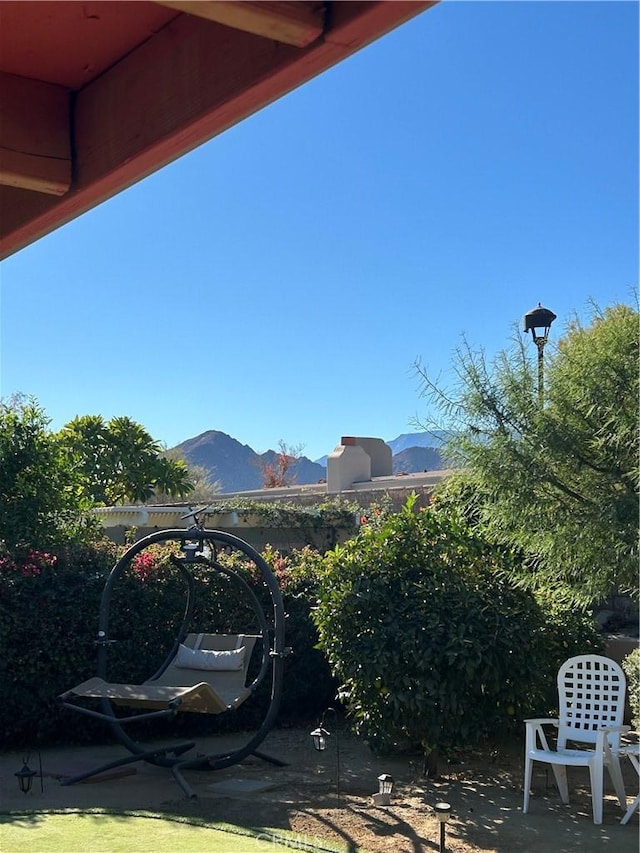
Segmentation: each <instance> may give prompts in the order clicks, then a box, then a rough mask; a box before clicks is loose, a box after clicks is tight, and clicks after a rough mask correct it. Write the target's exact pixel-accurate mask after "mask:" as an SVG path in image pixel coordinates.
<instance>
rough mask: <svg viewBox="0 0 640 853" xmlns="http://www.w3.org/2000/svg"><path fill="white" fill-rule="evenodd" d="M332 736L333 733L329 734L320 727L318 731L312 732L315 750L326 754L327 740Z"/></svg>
mask: <svg viewBox="0 0 640 853" xmlns="http://www.w3.org/2000/svg"><path fill="white" fill-rule="evenodd" d="M330 736H331V732H328V731H327V730H326V729H325V728H323V727H322V726H318V728H317V729H314V730H313V731H312V732H311V737H312V738H313V748H314V749H317V750H318V752H324V750H325V749H326V748H327V738H328V737H330Z"/></svg>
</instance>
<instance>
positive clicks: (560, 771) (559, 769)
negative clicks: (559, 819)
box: [551, 764, 569, 806]
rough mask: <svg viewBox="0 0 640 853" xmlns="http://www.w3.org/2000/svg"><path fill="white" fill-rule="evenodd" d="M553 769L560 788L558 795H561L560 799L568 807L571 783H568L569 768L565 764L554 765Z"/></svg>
mask: <svg viewBox="0 0 640 853" xmlns="http://www.w3.org/2000/svg"><path fill="white" fill-rule="evenodd" d="M551 769H552V770H553V775H554V776H555V780H556V785H557V787H558V793H559V794H560V799H561V800H562V802H563V803H564V804H565V806H566V805H567V804H568V803H569V783H568V782H567V768H566V767H565V766H564V764H552V765H551Z"/></svg>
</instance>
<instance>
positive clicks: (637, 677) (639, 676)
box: [622, 648, 640, 732]
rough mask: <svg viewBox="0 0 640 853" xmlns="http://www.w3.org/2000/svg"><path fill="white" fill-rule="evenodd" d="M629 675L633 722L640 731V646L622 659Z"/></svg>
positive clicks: (629, 695)
mask: <svg viewBox="0 0 640 853" xmlns="http://www.w3.org/2000/svg"><path fill="white" fill-rule="evenodd" d="M622 669H623V670H624V674H625V675H626V676H627V696H628V699H629V705H630V706H631V724H632V726H633V728H634V729H635V730H636V731H637V732H638V731H640V648H638V649H634V650H633V651H632V652H630V653H629V654H628V655H627V656H626V657H625V659H624V660H623V661H622Z"/></svg>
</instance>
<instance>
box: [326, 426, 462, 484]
mask: <svg viewBox="0 0 640 853" xmlns="http://www.w3.org/2000/svg"><path fill="white" fill-rule="evenodd" d="M446 437H447V433H446V432H444V431H443V430H435V431H434V432H405V433H402V435H399V436H398V437H397V438H394V439H393V440H392V441H387V444H388V445H389V447H390V448H391V453H392V454H393V456H395V455H396V454H398V453H401V452H402V451H403V450H408V449H409V448H411V447H431V448H439V447H441V446H442V444H443V442H444V441H445V439H446ZM316 462H317V463H318V465H324V466H325V468H326V467H327V457H326V455H325V456H321V457H320V458H319V459H316ZM418 464H419V462H418V461H416V465H418ZM442 467H443V466H442V465H441V464H439V465H435V466H432V467H428V468H427V470H429V471H439V470H440V469H441V468H442ZM403 470H404V469H403ZM424 470H425V469H424V467H417V468H414V469H413V470H411V471H410V470H408V469H407V470H406V471H405V473H407V474H411V473H413V472H414V471H415V472H418V471H424ZM394 471H395V460H394Z"/></svg>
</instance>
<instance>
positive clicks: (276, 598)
mask: <svg viewBox="0 0 640 853" xmlns="http://www.w3.org/2000/svg"><path fill="white" fill-rule="evenodd" d="M192 515H193V518H194V521H195V524H194V526H193V527H190V528H189V529H177V530H161V531H158V532H156V533H152V534H150V535H149V536H146V537H144V538H143V539H140V540H139V541H138V542H136V543H135V544H134V545H132V546H131V547H130V548H128V549H127V551H126V552H125V553H124V554H123V555H122V557H121V558H120V559H119V560H118V562H117V563H116V564H115V566H114V567H113V569H112V571H111V573H110V574H109V577H108V578H107V581H106V584H105V587H104V590H103V593H102V598H101V602H100V616H99V623H98V635H97V640H96V642H97V647H98V664H97V677H96V678H92V679H89V680H88V681H85V682H83V683H82V684H80V685H78V686H76V687H74V688H72V689H71V690H68V691H66V692H65V693H63V694H62V695H61V696H60V697H59V699H60V702H61V704H62V706H63V707H64V708H68V709H69V710H72V711H75V712H77V713H80V714H83V715H85V716H88V717H92V718H94V719H98V720H100V721H102V722H104V723H106V724H107V725H109V726H110V727H111V729H112V731H113V733H114V734H115V736H116V737H117V739H118V740H119V741H120V743H122V744H123V745H124V746H125V747H126V748H127V749H128V750H129V752H130V753H131V754H130V755H128V756H126V757H123V758H121V759H117V760H115V761H111V762H108V763H106V764H102V765H100V766H99V767H96V768H94V769H92V770H88V771H85V772H83V773H79V774H77V775H75V776H72V777H70V778H67V779H65V780H64V781H63V782H62V784H63V785H73V784H75V783H77V782H82V781H83V780H85V779H89V778H91V777H93V776H97V775H98V774H101V773H105V772H107V771H109V770H113V769H115V768H118V767H123V766H126V765H128V764H132V763H135V762H138V761H144V762H147V763H149V764H154V765H156V766H160V767H167V768H169V769H170V770H171V773H172V774H173V776H174V778H175V780H176V781H177V782H178V784H179V785H180V787H181V788H182V790H183V791H184V793H185V794H186V796H187V797H190V798H192V797H195V794H194V792H193V790H192V789H191V787H190V786H189V784H188V783H187V781H186V779H185V778H184V776H183V772H184V771H187V770H202V771H213V770H220V769H222V768H225V767H230V766H232V765H234V764H238V763H239V762H241V761H243V760H244V759H245V758H247V757H248V756H249V755H254V756H257V757H258V758H261V759H262V760H264V761H267V762H270V763H272V764H275V765H277V766H285V764H286V762H284V761H281V760H280V759H278V758H274V757H273V756H270V755H267V754H265V753H263V752H261V751H259V750H258V747H259V745H260V744H261V743H262V741H263V740H264V739H265V737H266V736H267V734H268V733H269V731H270V730H271V729H272V728H273V726H274V724H275V720H276V717H277V714H278V710H279V706H280V698H281V695H282V688H283V675H284V664H285V659H286V657H287V656H288V655H289V654H290V653H291V649H289V648H287V647H285V644H284V620H285V612H284V605H283V602H282V595H281V593H280V588H279V586H278V582H277V580H276V578H275V575H274V574H273V572H272V570H271V568H270V567H269V565H268V563H267V562H266V561H265V560H264V559H263V558H262V557H261V556H260V554H259V553H258V552H257V551H256V550H255V549H254V548H253V547H252V546H251V545H249V544H248V543H247V542H244V541H243V540H242V539H240V538H239V537H237V536H234V535H232V534H230V533H225V532H223V531H220V530H208V529H206V528H205V527H203V526H202V524H201V523H200V522H199V519H198V516H197V511H196V513H192ZM168 542H177V543H179V545H180V550H181V555H180V556H177V555H175V554H172V555H171V557H170V561H171V563H172V564H173V566H174V567H175V568H177V569H178V571H179V572H180V574H181V575H182V577H183V579H184V581H185V583H186V587H187V594H186V604H185V610H184V616H183V619H182V622H181V624H180V626H179V628H178V632H177V634H176V637H175V640H174V643H173V646H172V648H171V650H170V651H169V653H168V654H167V656H166V658H165V659H164V661H163V662H162V664H161V665H160V667H159V668H158V670H157V671H156V672H155V673H154V675H152V676H151V677H150V678H149V679H147V681H145V682H144V683H143V684H141V685H130V684H114V683H110V682H109V681H108V680H107V663H108V653H109V648H110V647H111V645H112V643H114V642H115V640H113V639H110V636H109V617H110V611H111V602H112V597H113V592H114V588H115V586H116V583H117V582H118V580H119V579H120V578H121V576H122V575H123V573H124V572H125V571H126V569H127V568H128V567H129V565H130V564H131V561H132V560H133V559H134V557H135V556H136V555H137V554H139V553H141V552H142V551H144V550H145V549H146V548H148V547H150V546H151V545H155V544H162V543H168ZM230 551H231V552H237V553H239V554H240V555H241V556H242V557H243V558H244V559H248V560H249V561H250V562H251V563H252V564H253V565H254V566H255V567H256V568H257V569H258V570H259V574H260V579H261V580H262V582H263V583H264V585H265V587H266V590H267V592H268V602H269V604H268V606H267V607H263V606H262V605H261V603H260V601H259V599H258V597H257V595H256V593H255V591H254V589H253V588H252V585H251V584H249V583H248V582H247V580H246V579H245V578H244V577H242V576H241V574H240V573H239V572H237V571H235V569H233V568H230V567H229V566H227V565H223V564H222V563H221V562H220V561H219V559H218V558H219V556H220V555H221V554H223V553H225V552H230ZM196 565H199V566H204V567H205V568H207V569H208V570H211V572H212V573H216V574H218V575H222V576H225V577H226V578H228V579H229V580H230V581H231V582H233V583H235V584H237V585H238V586H239V588H240V591H241V593H242V594H243V596H244V597H245V598H246V599H247V601H248V602H249V604H250V606H251V609H252V610H253V613H254V615H255V617H256V621H257V625H258V632H257V633H256V634H252V635H244V634H238V635H231V634H205V633H199V634H196V633H190V632H189V629H190V627H191V620H192V616H193V610H194V604H195V581H194V577H193V574H192V571H191V569H192V568H193V567H194V566H196ZM268 616H269V618H268ZM254 647H255V649H256V654H258V653H259V655H260V666H259V669H258V672H257V674H256V675H255V677H253V679H252V680H251V682H250V683H249V684H245V678H246V676H247V672H248V669H249V663H250V660H251V657H252V652H253V649H254ZM185 656H186V657H187V660H186V661H185V660H184V658H185ZM236 657H237V660H238V662H239V663H238V666H237V668H236V663H235V661H236ZM191 659H193V660H195V663H193V661H192V660H191ZM228 660H232V661H233V663H232V664H228V663H227V661H228ZM201 661H202V662H203V664H202V665H203V667H204V668H203V669H199V668H198V667H200V666H201V663H200V662H201ZM218 661H221V663H220V664H219V663H218ZM240 662H242V666H240ZM218 665H220V666H221V667H222V668H223V671H220V672H218V671H215V669H214V667H216V668H217V666H218ZM231 665H232V666H233V670H231V671H229V670H227V667H228V666H231ZM265 681H269V682H270V699H269V706H268V708H267V710H266V713H265V715H264V718H263V720H262V723H261V725H260V726H259V727H258V729H257V731H256V732H255V733H254V734H253V736H252V737H250V738H249V740H248V741H247V742H246V743H245V744H244V745H242V746H240V747H238V748H235V749H231V750H228V751H225V752H221V753H217V754H214V755H198V756H196V757H193V756H192V757H187V756H186V755H185V754H186V753H187V752H189V751H190V750H191V749H193V748H194V746H195V742H192V741H186V742H182V743H175V744H171V745H169V746H163V747H159V748H157V749H148V748H147V749H145V748H144V747H143V746H141V745H140V744H139V743H137V742H136V741H134V740H133V739H132V738H131V737H129V735H128V734H127V732H126V731H125V727H129V726H130V725H132V724H135V723H139V722H143V721H147V720H153V719H162V718H172V717H175V716H176V714H178V713H179V712H181V711H196V712H199V713H209V714H220V713H227V712H230V711H233V710H235V709H236V708H237V707H239V706H240V705H241V704H242V703H243V702H244V701H246V700H247V699H249V698H250V697H251V696H252V695H253V694H254V693H255V692H256V690H257V689H258V687H260V685H262V684H263V683H264V682H265ZM85 699H94V700H95V699H97V700H98V701H99V710H95V709H93V708H90V707H86V706H85V705H82V704H76V703H77V702H78V701H84V700H85ZM114 705H116V706H129V707H134V708H136V709H138V710H140V711H141V712H142V713H138V714H135V715H130V716H117V715H116V713H115V709H114Z"/></svg>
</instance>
